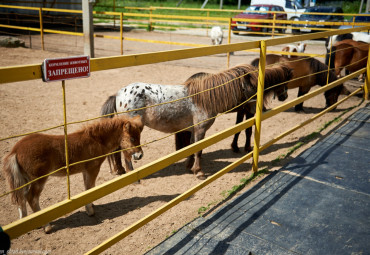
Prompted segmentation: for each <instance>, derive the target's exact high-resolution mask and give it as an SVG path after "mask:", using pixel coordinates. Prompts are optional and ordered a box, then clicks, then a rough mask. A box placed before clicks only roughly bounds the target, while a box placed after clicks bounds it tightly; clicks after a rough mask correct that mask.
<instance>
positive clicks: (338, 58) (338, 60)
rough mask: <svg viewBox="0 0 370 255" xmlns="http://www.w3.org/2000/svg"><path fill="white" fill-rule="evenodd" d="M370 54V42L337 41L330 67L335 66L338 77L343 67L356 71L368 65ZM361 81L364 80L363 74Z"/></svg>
mask: <svg viewBox="0 0 370 255" xmlns="http://www.w3.org/2000/svg"><path fill="white" fill-rule="evenodd" d="M368 54H369V44H368V43H364V42H357V41H354V40H351V39H346V40H343V41H340V42H337V43H336V44H335V45H334V46H333V47H332V53H331V56H330V68H335V74H336V75H337V77H338V78H339V77H341V75H340V73H341V71H342V69H343V68H345V69H346V70H347V71H349V72H351V73H352V72H355V71H358V70H360V69H361V68H364V67H366V64H367V57H368ZM359 81H363V74H361V75H360V77H359Z"/></svg>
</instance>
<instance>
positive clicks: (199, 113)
mask: <svg viewBox="0 0 370 255" xmlns="http://www.w3.org/2000/svg"><path fill="white" fill-rule="evenodd" d="M290 77H291V70H290V69H289V68H287V67H273V68H268V69H266V80H265V88H271V87H272V86H273V85H275V84H279V83H283V82H286V81H287V80H289V78H290ZM223 84H224V85H223ZM257 84H258V70H257V68H255V67H253V66H251V65H240V66H236V67H234V68H231V69H228V70H225V71H223V72H220V73H216V74H212V75H206V76H204V77H202V76H199V77H198V78H196V79H188V80H187V81H186V82H185V83H184V85H159V84H148V83H140V82H137V83H132V84H129V85H127V86H126V87H124V88H122V89H121V90H119V91H118V93H117V94H116V95H114V96H111V97H109V98H108V99H107V101H106V102H105V103H104V105H103V107H102V111H101V112H102V114H103V115H107V114H110V113H114V112H126V111H129V110H132V111H131V112H128V113H126V114H129V115H131V116H135V115H140V116H141V117H142V120H143V123H144V125H146V126H148V127H150V128H153V129H156V130H158V131H162V132H166V133H174V132H177V131H180V130H183V129H187V130H186V131H188V132H185V133H182V132H180V133H181V135H180V137H179V136H177V137H176V141H177V144H176V148H177V149H180V148H182V147H184V146H186V145H188V144H190V143H193V142H197V141H200V140H201V139H203V138H204V136H205V133H206V131H207V130H208V129H209V128H210V127H211V126H212V124H213V123H214V121H215V119H210V118H212V117H215V116H216V115H217V114H218V113H221V112H225V111H227V110H230V109H232V108H233V107H236V106H238V105H239V104H241V103H243V102H244V101H245V100H246V99H248V98H249V97H251V96H252V95H254V94H255V93H256V92H257ZM219 85H223V86H220V87H218V86H219ZM216 87H217V88H216ZM207 89H210V90H209V91H206V92H204V91H205V90H207ZM276 90H279V91H283V92H285V94H286V96H287V93H286V86H285V85H284V84H283V85H282V86H278V87H275V88H274V89H271V90H269V91H268V92H269V93H266V95H268V94H271V93H272V94H273V93H274V92H275V91H276ZM202 91H203V92H202ZM197 93H200V94H197ZM194 94H197V95H196V96H194V97H190V98H185V97H188V96H189V95H194ZM178 99H181V100H178ZM174 100H177V101H174ZM171 101H172V102H171ZM165 102H171V103H168V104H162V103H165ZM158 104H161V105H158ZM153 105H156V106H154V107H151V106H153ZM140 108H141V109H140ZM137 109H140V110H137ZM193 125H195V126H193ZM183 135H184V136H185V137H184V136H183ZM182 141H184V142H183V143H182ZM180 143H181V144H180ZM186 143H187V144H186ZM194 156H195V157H194ZM200 156H201V151H200V152H197V153H195V155H193V156H190V157H189V158H188V159H187V161H186V165H187V167H189V168H190V167H191V171H192V172H193V173H194V175H196V177H197V178H199V179H205V178H206V176H205V174H204V173H203V171H202V170H201V166H200ZM193 161H194V163H193ZM113 162H115V168H119V167H118V166H117V165H120V164H121V162H120V159H119V158H118V157H117V158H116V159H115V160H113Z"/></svg>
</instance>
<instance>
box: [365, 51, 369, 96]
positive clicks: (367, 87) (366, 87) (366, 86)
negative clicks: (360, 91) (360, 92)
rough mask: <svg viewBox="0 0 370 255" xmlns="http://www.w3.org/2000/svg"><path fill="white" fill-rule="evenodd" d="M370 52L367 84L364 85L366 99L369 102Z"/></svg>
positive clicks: (367, 66)
mask: <svg viewBox="0 0 370 255" xmlns="http://www.w3.org/2000/svg"><path fill="white" fill-rule="evenodd" d="M369 76H370V51H369V55H368V56H367V65H366V77H365V84H364V99H365V100H369V92H370V77H369Z"/></svg>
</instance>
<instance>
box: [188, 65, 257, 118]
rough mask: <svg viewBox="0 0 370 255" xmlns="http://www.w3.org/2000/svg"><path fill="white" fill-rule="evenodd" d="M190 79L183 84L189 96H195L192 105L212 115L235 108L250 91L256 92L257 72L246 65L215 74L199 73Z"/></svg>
mask: <svg viewBox="0 0 370 255" xmlns="http://www.w3.org/2000/svg"><path fill="white" fill-rule="evenodd" d="M192 77H193V78H192ZM192 77H191V78H189V79H188V80H186V81H185V83H184V85H185V86H186V87H187V89H188V92H189V95H194V94H196V95H194V96H193V97H192V99H193V101H194V103H195V104H197V105H198V106H199V107H201V108H202V109H203V110H205V111H206V112H208V113H211V114H213V115H216V114H217V113H220V112H224V111H227V110H229V109H231V108H233V107H235V106H236V105H238V104H240V103H241V102H242V101H244V100H246V96H248V94H250V91H252V92H253V91H257V81H258V71H257V69H256V68H255V67H253V66H251V65H247V64H246V65H239V66H236V67H233V68H231V69H228V70H225V71H222V72H219V73H216V74H205V73H200V74H195V75H193V76H192ZM223 84H224V85H223ZM220 85H222V86H220ZM217 86H220V87H217ZM215 87H217V88H216V89H212V88H215ZM202 91H204V92H202ZM200 92H201V93H200ZM197 93H199V94H197ZM253 94H254V93H253Z"/></svg>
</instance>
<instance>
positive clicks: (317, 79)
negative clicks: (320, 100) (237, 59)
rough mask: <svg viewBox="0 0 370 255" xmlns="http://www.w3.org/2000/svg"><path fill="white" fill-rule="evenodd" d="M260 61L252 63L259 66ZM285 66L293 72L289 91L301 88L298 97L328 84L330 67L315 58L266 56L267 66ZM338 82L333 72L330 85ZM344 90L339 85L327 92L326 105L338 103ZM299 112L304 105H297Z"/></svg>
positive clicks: (330, 73) (330, 74)
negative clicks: (316, 87)
mask: <svg viewBox="0 0 370 255" xmlns="http://www.w3.org/2000/svg"><path fill="white" fill-rule="evenodd" d="M258 62H259V59H255V60H253V61H252V63H253V64H254V65H258ZM276 64H279V65H283V66H286V67H288V68H291V69H292V70H293V78H292V81H290V82H289V83H288V84H287V86H288V88H289V89H292V88H297V87H299V91H298V96H302V95H305V94H306V93H308V92H309V91H310V89H311V87H313V86H315V85H319V86H325V85H326V84H327V73H328V72H327V70H328V66H327V65H325V64H324V63H322V62H320V61H319V60H317V59H315V58H307V57H295V58H292V59H289V58H287V57H285V56H279V55H275V54H268V55H266V65H276ZM335 80H337V78H336V76H335V73H334V72H333V71H330V72H329V83H330V82H333V81H335ZM342 91H343V93H344V90H343V85H339V86H337V87H335V88H333V89H331V90H329V91H326V92H325V98H326V105H327V106H330V105H332V104H333V103H335V102H337V99H338V96H339V94H340V93H341V92H342ZM295 109H296V110H297V111H301V110H303V103H301V104H298V105H296V107H295Z"/></svg>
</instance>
